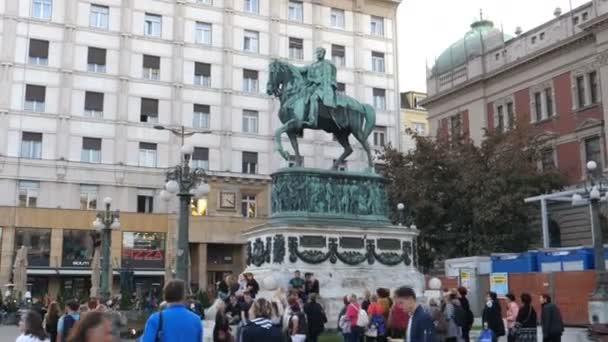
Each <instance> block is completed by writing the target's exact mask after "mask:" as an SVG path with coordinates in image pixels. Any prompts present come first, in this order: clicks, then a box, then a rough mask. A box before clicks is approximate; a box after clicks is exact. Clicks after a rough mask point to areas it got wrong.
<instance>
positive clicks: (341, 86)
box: [336, 82, 346, 95]
mask: <svg viewBox="0 0 608 342" xmlns="http://www.w3.org/2000/svg"><path fill="white" fill-rule="evenodd" d="M336 95H346V84H345V83H342V82H338V83H336Z"/></svg>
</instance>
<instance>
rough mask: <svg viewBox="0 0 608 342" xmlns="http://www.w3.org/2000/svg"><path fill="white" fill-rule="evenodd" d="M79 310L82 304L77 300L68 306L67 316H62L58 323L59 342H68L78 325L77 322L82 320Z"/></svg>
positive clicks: (70, 302)
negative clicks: (72, 330)
mask: <svg viewBox="0 0 608 342" xmlns="http://www.w3.org/2000/svg"><path fill="white" fill-rule="evenodd" d="M79 308H80V304H79V303H78V301H77V300H75V299H72V300H71V301H69V302H68V303H67V304H66V310H67V312H66V314H65V315H63V316H61V317H60V318H59V321H58V322H57V342H66V341H67V340H68V335H69V334H70V330H71V329H72V327H74V325H76V322H78V321H79V320H80V312H78V309H79Z"/></svg>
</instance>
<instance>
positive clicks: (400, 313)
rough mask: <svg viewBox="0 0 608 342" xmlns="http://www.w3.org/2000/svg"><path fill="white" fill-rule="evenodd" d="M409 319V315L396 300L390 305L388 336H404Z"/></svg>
mask: <svg viewBox="0 0 608 342" xmlns="http://www.w3.org/2000/svg"><path fill="white" fill-rule="evenodd" d="M409 320H410V315H409V314H408V313H407V312H406V311H405V309H404V308H403V307H402V306H401V305H400V304H399V303H398V302H395V303H394V304H393V306H392V307H391V311H390V313H389V315H388V329H389V331H390V337H393V338H403V337H405V332H406V331H407V324H408V322H409Z"/></svg>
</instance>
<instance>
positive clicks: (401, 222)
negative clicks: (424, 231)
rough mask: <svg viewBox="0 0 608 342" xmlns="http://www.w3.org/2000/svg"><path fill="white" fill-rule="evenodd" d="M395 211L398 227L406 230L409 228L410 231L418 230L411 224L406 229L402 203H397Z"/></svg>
mask: <svg viewBox="0 0 608 342" xmlns="http://www.w3.org/2000/svg"><path fill="white" fill-rule="evenodd" d="M397 211H398V212H399V225H400V226H405V227H406V228H410V229H414V230H415V229H418V227H416V225H415V224H414V223H413V222H412V224H411V225H410V226H409V227H408V225H407V223H406V222H405V221H406V220H405V204H403V203H397Z"/></svg>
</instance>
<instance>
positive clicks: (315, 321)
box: [304, 293, 327, 342]
mask: <svg viewBox="0 0 608 342" xmlns="http://www.w3.org/2000/svg"><path fill="white" fill-rule="evenodd" d="M304 313H305V314H306V320H307V321H308V336H307V338H306V341H307V342H317V341H318V340H319V335H321V333H322V332H323V331H324V330H325V323H327V316H326V315H325V310H324V309H323V307H322V306H321V304H319V303H317V294H316V293H310V294H309V295H308V303H306V304H305V305H304Z"/></svg>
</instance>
